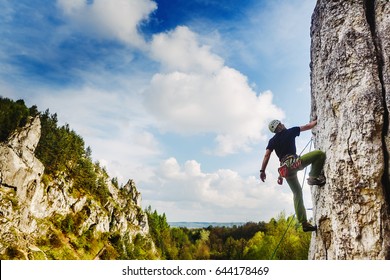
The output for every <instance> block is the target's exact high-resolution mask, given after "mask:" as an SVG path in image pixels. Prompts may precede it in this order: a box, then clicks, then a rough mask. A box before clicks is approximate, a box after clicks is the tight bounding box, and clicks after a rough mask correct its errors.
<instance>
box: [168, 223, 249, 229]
mask: <svg viewBox="0 0 390 280" xmlns="http://www.w3.org/2000/svg"><path fill="white" fill-rule="evenodd" d="M168 224H169V225H170V226H171V227H178V228H180V227H183V228H188V229H192V228H207V227H209V226H212V227H233V226H242V225H244V224H245V223H244V222H230V223H218V222H168Z"/></svg>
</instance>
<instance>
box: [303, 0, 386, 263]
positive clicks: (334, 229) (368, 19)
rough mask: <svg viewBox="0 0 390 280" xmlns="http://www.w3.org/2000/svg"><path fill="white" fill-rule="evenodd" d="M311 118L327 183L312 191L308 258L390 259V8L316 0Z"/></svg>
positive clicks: (381, 3) (381, 1) (382, 3)
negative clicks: (312, 222)
mask: <svg viewBox="0 0 390 280" xmlns="http://www.w3.org/2000/svg"><path fill="white" fill-rule="evenodd" d="M311 37H312V46H311V60H312V61H311V88H312V117H313V118H314V117H317V118H318V125H317V127H316V129H315V130H314V131H313V133H314V135H315V145H316V148H317V149H320V150H322V151H325V152H326V155H327V161H326V164H325V167H324V171H325V175H326V177H327V184H326V185H325V186H324V187H313V188H312V196H313V197H312V199H313V204H314V219H315V222H316V223H317V225H318V227H319V229H318V230H317V233H313V236H312V241H311V247H310V253H309V258H310V259H389V258H390V218H389V217H390V212H389V203H390V178H389V174H390V172H389V166H390V164H389V149H390V139H389V106H390V2H389V1H387V0H376V1H375V0H366V1H363V0H348V1H345V0H333V1H329V0H318V1H317V5H316V8H315V10H314V13H313V17H312V27H311Z"/></svg>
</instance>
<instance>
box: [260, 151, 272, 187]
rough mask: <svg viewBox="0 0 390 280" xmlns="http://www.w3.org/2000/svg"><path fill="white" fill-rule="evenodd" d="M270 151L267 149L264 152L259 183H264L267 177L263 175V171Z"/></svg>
mask: <svg viewBox="0 0 390 280" xmlns="http://www.w3.org/2000/svg"><path fill="white" fill-rule="evenodd" d="M271 153H272V150H270V149H267V150H265V155H264V158H263V163H262V164H261V169H260V179H261V181H263V182H264V181H265V178H266V177H267V176H266V175H265V169H266V168H267V165H268V161H269V158H270V157H271Z"/></svg>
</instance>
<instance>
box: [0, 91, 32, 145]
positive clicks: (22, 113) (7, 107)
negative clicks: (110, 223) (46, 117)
mask: <svg viewBox="0 0 390 280" xmlns="http://www.w3.org/2000/svg"><path fill="white" fill-rule="evenodd" d="M37 114H38V111H37V107H36V106H33V107H31V108H30V109H29V108H27V107H26V105H25V104H24V101H23V100H17V101H16V102H14V101H12V100H11V99H8V98H3V97H0V141H1V142H3V141H5V140H7V138H8V137H9V136H10V134H11V133H12V132H13V131H14V130H15V129H17V128H19V127H22V126H24V125H25V124H26V123H27V119H28V117H29V116H36V115H37Z"/></svg>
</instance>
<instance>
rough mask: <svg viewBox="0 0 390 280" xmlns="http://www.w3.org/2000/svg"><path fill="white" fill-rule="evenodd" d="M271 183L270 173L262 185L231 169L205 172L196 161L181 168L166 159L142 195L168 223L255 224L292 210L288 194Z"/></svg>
mask: <svg viewBox="0 0 390 280" xmlns="http://www.w3.org/2000/svg"><path fill="white" fill-rule="evenodd" d="M274 180H276V178H273V177H272V175H271V174H270V176H269V178H268V180H267V181H268V183H266V184H263V183H260V182H259V180H257V179H256V178H255V177H253V176H250V177H247V178H243V177H242V176H240V175H239V174H238V173H237V172H235V171H233V170H230V169H219V170H217V171H215V172H212V173H207V172H204V171H202V169H201V165H200V164H199V163H198V162H197V161H195V160H189V161H186V162H185V163H184V164H182V165H181V164H179V163H178V162H177V160H176V159H175V158H169V159H166V160H165V161H163V162H162V163H161V165H160V167H159V169H158V170H157V171H156V177H155V178H154V180H153V182H152V184H153V185H154V186H158V187H157V188H154V187H153V188H151V189H149V190H148V189H147V188H146V189H144V190H143V192H142V193H143V197H144V199H145V200H146V202H150V203H151V205H153V206H154V207H157V206H158V205H160V206H161V208H162V209H163V212H165V213H166V214H167V215H168V217H170V220H171V221H175V220H176V221H177V219H178V218H177V217H182V218H183V217H185V219H186V220H187V221H212V220H218V221H234V220H235V219H237V220H240V221H242V220H243V219H245V218H244V217H246V219H247V220H253V221H258V220H260V218H259V217H260V216H261V217H262V219H269V218H271V217H276V216H277V215H278V214H279V213H280V212H281V211H283V210H286V211H287V213H288V214H290V213H291V211H293V208H292V207H293V206H292V196H291V193H290V192H289V190H287V189H286V188H281V187H278V186H275V182H274ZM144 187H145V186H144ZM151 199H153V200H151ZM184 205H185V206H184ZM260 209H262V210H260ZM260 211H261V212H262V213H260ZM184 212H185V214H184Z"/></svg>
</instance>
